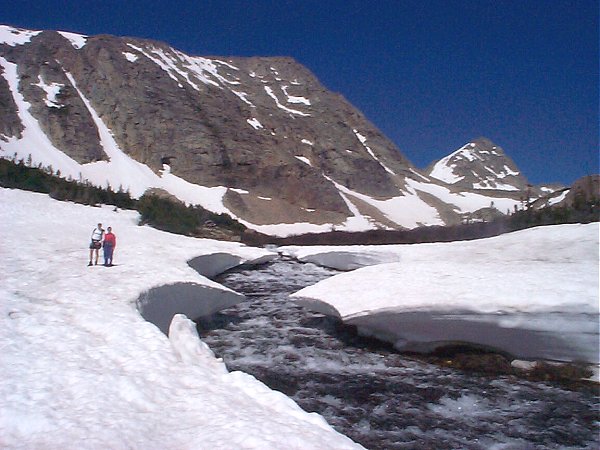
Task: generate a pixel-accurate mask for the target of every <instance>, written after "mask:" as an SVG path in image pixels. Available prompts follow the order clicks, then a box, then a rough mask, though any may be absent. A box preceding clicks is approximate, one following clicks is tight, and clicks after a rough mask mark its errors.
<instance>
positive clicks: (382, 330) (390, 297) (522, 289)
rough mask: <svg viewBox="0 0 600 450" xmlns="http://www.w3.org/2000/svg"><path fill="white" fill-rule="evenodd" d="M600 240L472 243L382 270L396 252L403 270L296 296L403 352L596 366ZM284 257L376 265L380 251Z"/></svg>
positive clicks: (562, 232)
mask: <svg viewBox="0 0 600 450" xmlns="http://www.w3.org/2000/svg"><path fill="white" fill-rule="evenodd" d="M598 234H599V225H598V223H592V224H587V225H580V224H576V225H560V226H548V227H539V228H534V229H530V230H523V231H519V232H515V233H510V234H506V235H502V236H498V237H494V238H489V239H481V240H477V241H469V242H452V243H436V244H418V245H396V246H386V249H385V253H384V258H383V259H382V260H381V262H387V261H389V259H390V254H391V253H396V255H397V256H396V257H397V258H398V259H399V261H400V262H396V263H394V262H392V263H388V264H377V265H374V266H370V267H365V268H362V269H358V270H356V271H354V272H350V273H346V274H342V275H337V276H335V277H332V278H329V279H327V280H324V281H322V282H320V283H318V284H316V285H314V286H311V287H308V288H305V289H303V290H301V291H299V292H297V293H295V294H293V297H294V298H298V299H304V300H303V301H304V302H305V303H306V304H308V305H310V306H311V307H313V308H315V309H319V308H321V309H326V310H328V311H329V313H332V310H333V311H337V313H338V314H339V315H340V316H341V317H342V318H344V319H346V320H349V321H351V322H352V323H354V324H357V325H358V326H359V327H361V326H364V327H365V328H364V331H365V332H367V333H369V332H370V333H373V334H375V335H378V333H379V335H380V337H385V338H387V339H390V338H391V339H392V340H393V341H394V342H395V343H396V345H397V346H398V347H399V348H408V349H415V350H417V349H419V348H424V349H427V348H431V347H428V346H429V345H430V344H431V345H435V344H436V343H437V342H444V341H467V342H472V343H477V344H482V345H488V346H493V347H496V348H500V349H502V350H504V351H507V352H509V353H512V354H514V355H515V356H518V357H523V358H547V359H555V360H563V361H564V360H566V361H569V360H574V359H575V360H584V361H588V362H592V363H598V359H599V355H598V333H599V330H598V321H599V314H598V276H599V269H598ZM287 251H288V253H291V254H294V252H296V253H300V256H302V257H303V258H307V256H308V255H310V258H311V259H310V260H311V261H313V262H318V261H319V259H320V258H323V259H324V260H325V259H326V258H327V257H328V256H327V255H328V253H332V252H337V253H339V252H341V251H344V252H345V257H346V258H348V259H349V260H350V261H352V260H353V259H359V260H360V259H361V258H363V259H364V258H369V257H370V258H372V259H373V260H375V261H374V263H376V262H377V259H378V254H377V251H382V250H381V248H377V247H373V248H371V247H354V248H353V247H347V248H340V247H334V248H329V249H327V248H322V247H321V248H316V249H314V250H312V253H311V251H310V249H308V250H307V249H302V250H300V251H299V250H294V249H293V248H291V249H287ZM321 255H322V256H321ZM323 305H330V306H329V307H328V308H327V307H326V306H323ZM319 310H320V309H319Z"/></svg>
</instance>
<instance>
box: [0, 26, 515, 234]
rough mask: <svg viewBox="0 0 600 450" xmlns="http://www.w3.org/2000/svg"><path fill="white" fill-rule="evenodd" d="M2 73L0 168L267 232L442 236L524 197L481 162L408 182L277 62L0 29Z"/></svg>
mask: <svg viewBox="0 0 600 450" xmlns="http://www.w3.org/2000/svg"><path fill="white" fill-rule="evenodd" d="M0 75H1V76H0V156H1V157H6V158H10V157H13V155H14V154H16V155H17V157H18V158H23V159H28V158H29V155H31V159H32V161H33V163H34V164H37V163H42V164H43V165H44V166H48V165H51V166H52V168H53V169H54V170H55V171H56V170H60V172H61V174H62V176H65V177H68V176H71V177H73V178H74V179H87V180H89V181H90V182H92V183H94V184H98V185H106V184H107V183H109V184H110V185H111V186H113V187H115V188H116V187H119V186H122V187H123V188H124V189H129V190H130V192H131V193H132V194H133V195H134V196H136V197H139V196H140V195H142V194H143V193H144V192H145V191H146V190H147V189H149V188H158V189H163V190H165V191H167V192H169V193H170V194H172V195H174V196H176V197H177V198H179V199H180V200H182V201H185V202H187V203H191V204H199V205H201V206H203V207H205V208H207V209H209V210H211V211H214V212H217V213H221V212H225V213H228V214H230V215H232V216H233V217H235V218H237V219H239V220H240V221H241V222H242V223H244V224H245V225H247V226H248V227H249V228H251V229H255V230H258V231H262V232H264V233H267V234H276V235H287V234H291V233H300V232H319V231H330V230H332V229H340V230H353V231H358V230H366V229H373V228H390V229H399V228H415V227H417V226H421V225H443V224H454V223H457V222H460V221H461V220H462V217H464V215H465V214H469V213H472V212H474V211H477V210H480V209H482V208H486V207H489V206H490V204H491V202H492V201H493V202H494V205H495V207H496V208H497V209H498V210H499V211H501V212H502V213H505V212H506V211H507V210H511V211H512V210H513V209H514V206H515V205H520V204H522V198H523V196H524V195H525V193H524V192H523V189H524V186H526V180H525V178H524V177H523V176H522V175H520V174H519V170H518V169H517V168H516V167H515V166H514V163H512V162H509V160H508V159H507V158H506V157H500V156H499V155H488V156H489V157H490V158H487V159H484V160H482V161H480V160H479V157H482V155H483V154H484V153H483V151H484V150H483V149H482V148H479V149H478V152H477V153H474V152H473V151H470V152H467V151H466V150H463V151H462V152H461V153H460V155H462V156H460V155H459V154H454V156H453V157H452V158H451V159H449V160H448V161H446V162H445V163H439V164H437V165H436V167H437V168H436V169H435V170H434V171H432V172H431V174H428V173H425V172H422V171H420V170H418V169H417V168H416V167H414V165H413V164H411V163H410V161H408V160H407V159H406V157H404V156H403V155H402V153H401V152H400V151H399V150H398V149H397V148H396V146H395V145H394V144H393V143H392V142H391V141H390V140H389V139H387V138H386V137H385V136H384V135H383V134H382V133H381V132H380V131H379V130H378V129H377V128H376V127H375V126H374V125H373V124H372V123H370V122H369V121H368V120H367V118H366V117H364V115H363V114H362V113H361V112H360V111H358V110H357V109H356V108H354V107H353V106H352V105H351V104H349V103H348V102H347V101H346V100H345V99H344V98H343V97H342V96H341V95H339V94H336V93H332V92H330V91H328V90H327V89H326V88H325V87H323V86H322V85H321V84H320V83H319V81H318V79H317V78H316V77H315V76H314V75H313V74H312V73H310V71H309V70H307V69H306V68H305V67H303V66H302V65H300V64H298V63H297V62H296V61H294V60H293V59H291V58H281V57H273V58H258V57H256V58H229V57H228V58H205V57H198V56H189V55H186V54H184V53H182V52H181V51H178V50H176V49H174V48H172V47H170V46H168V45H166V44H164V43H160V42H155V41H149V40H143V39H136V38H119V37H114V36H107V35H101V36H83V35H77V34H73V33H67V32H56V31H31V30H23V29H16V28H13V27H9V26H0ZM478 142H479V141H478ZM469 145H470V144H469ZM469 145H468V146H467V147H469ZM477 145H478V144H477ZM477 145H476V146H477ZM489 145H492V144H491V143H490V144H489ZM492 150H494V149H492ZM494 151H495V150H494ZM490 153H491V151H490ZM497 153H499V152H497ZM474 155H478V157H477V158H475V156H474ZM459 156H460V157H459ZM491 156H494V158H491ZM461 158H462V159H461ZM469 158H471V160H470V159H469ZM494 161H495V162H494ZM499 161H500V162H499ZM474 162H477V168H475V169H473V170H471V169H469V164H466V163H474ZM444 165H445V166H447V167H451V168H452V172H451V174H452V176H450V177H449V176H447V174H446V175H444V169H443V166H444ZM469 170H471V172H473V171H474V172H475V173H476V174H478V175H472V174H470V173H469ZM459 179H460V180H462V182H457V180H459Z"/></svg>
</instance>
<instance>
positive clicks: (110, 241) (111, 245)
mask: <svg viewBox="0 0 600 450" xmlns="http://www.w3.org/2000/svg"><path fill="white" fill-rule="evenodd" d="M116 246H117V237H116V236H115V235H114V234H113V232H112V228H111V227H108V228H107V233H106V234H105V235H104V243H103V244H102V247H103V248H104V265H105V266H112V265H113V263H112V262H113V252H114V251H115V247H116Z"/></svg>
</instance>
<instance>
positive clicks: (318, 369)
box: [197, 259, 600, 450]
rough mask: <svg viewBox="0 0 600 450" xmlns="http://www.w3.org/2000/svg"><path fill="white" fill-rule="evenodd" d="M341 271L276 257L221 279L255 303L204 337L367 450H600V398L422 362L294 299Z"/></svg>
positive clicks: (220, 318)
mask: <svg viewBox="0 0 600 450" xmlns="http://www.w3.org/2000/svg"><path fill="white" fill-rule="evenodd" d="M335 273H337V272H335V271H333V270H330V269H325V268H322V267H318V266H315V265H313V264H301V263H298V262H296V261H292V260H287V259H279V260H277V261H275V262H273V263H271V264H268V265H265V266H261V267H259V268H254V269H247V270H246V269H243V270H236V271H231V272H228V273H226V274H223V275H221V276H220V277H219V278H218V279H217V281H219V282H220V283H222V284H224V285H225V286H228V287H230V288H231V289H234V290H236V291H237V292H241V293H243V294H245V295H246V296H247V301H246V302H244V303H241V304H239V305H236V306H235V307H232V308H229V309H227V310H224V311H222V312H220V313H218V314H215V315H214V316H211V317H209V318H204V319H199V320H198V321H197V322H198V329H199V332H200V335H201V337H202V339H203V340H204V341H205V342H206V343H207V344H208V345H209V346H210V347H211V348H212V349H213V351H214V352H215V354H216V355H217V356H219V357H222V358H223V359H224V361H225V363H226V365H227V367H228V368H229V370H242V371H244V372H247V373H250V374H252V375H254V376H255V377H256V378H258V379H259V380H261V381H263V382H264V383H265V384H267V385H268V386H270V387H271V388H273V389H276V390H279V391H281V392H283V393H285V394H287V395H288V396H290V397H291V398H293V399H294V400H295V401H296V402H297V403H298V404H299V405H300V406H301V407H302V408H303V409H304V410H306V411H310V412H317V413H319V414H321V415H322V416H323V417H325V419H326V420H327V421H328V422H329V424H331V425H332V426H333V427H334V428H335V429H336V430H338V431H339V432H341V433H343V434H345V435H347V436H349V437H350V438H352V439H353V440H355V441H356V442H359V443H361V444H362V445H364V446H365V447H367V448H369V449H481V450H483V449H485V450H488V449H554V448H555V449H566V448H568V449H598V448H600V438H599V432H600V417H599V405H600V400H599V398H598V397H597V396H594V395H592V394H590V393H589V392H588V393H584V392H575V391H568V390H563V389H561V388H559V387H557V386H551V385H545V384H540V383H532V382H528V381H524V380H519V379H516V378H513V377H502V376H495V377H488V376H480V375H473V374H468V373H463V372H460V371H456V370H453V369H448V368H440V367H439V366H435V365H430V364H428V363H425V362H422V361H416V360H413V359H411V358H408V357H406V356H403V355H400V354H398V353H395V352H394V351H393V350H391V349H389V348H387V347H386V346H383V345H382V346H376V345H371V344H372V343H371V342H369V341H365V340H363V339H360V338H358V337H357V336H355V335H354V334H353V333H351V332H350V331H348V329H347V328H346V327H343V326H342V325H341V324H340V323H339V322H337V321H336V320H334V319H332V318H328V317H326V316H323V315H322V314H318V313H313V312H311V311H307V310H306V309H303V308H301V307H299V306H297V305H295V304H294V303H293V302H291V301H290V300H288V298H287V297H288V295H289V294H290V293H293V292H295V291H297V290H299V289H301V288H303V287H305V286H308V285H311V284H314V283H316V282H317V281H319V280H321V279H324V278H327V277H329V276H332V275H334V274H335Z"/></svg>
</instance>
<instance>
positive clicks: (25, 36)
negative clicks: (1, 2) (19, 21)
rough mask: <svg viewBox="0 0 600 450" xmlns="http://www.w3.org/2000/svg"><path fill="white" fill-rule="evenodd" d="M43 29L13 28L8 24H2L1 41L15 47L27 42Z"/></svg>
mask: <svg viewBox="0 0 600 450" xmlns="http://www.w3.org/2000/svg"><path fill="white" fill-rule="evenodd" d="M40 33H41V31H30V30H23V29H20V28H13V27H9V26H7V25H0V42H1V43H3V44H6V45H10V46H11V47H14V46H16V45H23V44H27V43H28V42H30V41H31V38H32V37H34V36H37V35H38V34H40Z"/></svg>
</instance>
